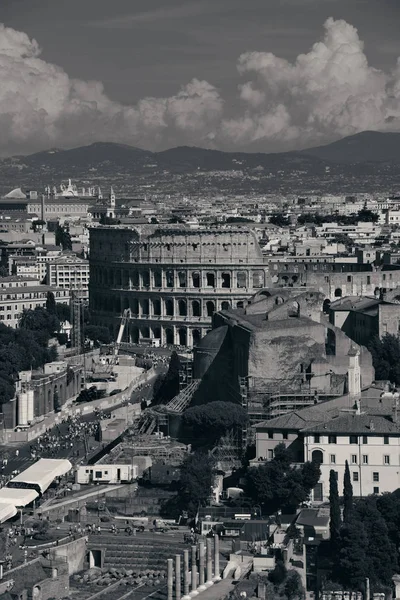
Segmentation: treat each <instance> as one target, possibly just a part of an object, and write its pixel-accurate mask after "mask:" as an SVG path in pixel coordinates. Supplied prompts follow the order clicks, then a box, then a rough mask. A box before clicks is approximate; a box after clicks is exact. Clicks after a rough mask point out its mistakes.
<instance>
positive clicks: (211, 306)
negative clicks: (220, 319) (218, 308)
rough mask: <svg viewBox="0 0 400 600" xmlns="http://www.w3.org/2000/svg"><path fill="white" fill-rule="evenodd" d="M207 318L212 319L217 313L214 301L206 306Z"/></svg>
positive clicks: (210, 301)
mask: <svg viewBox="0 0 400 600" xmlns="http://www.w3.org/2000/svg"><path fill="white" fill-rule="evenodd" d="M206 308H207V317H212V316H213V314H214V312H215V304H214V302H213V301H212V300H209V301H208V302H207V304H206Z"/></svg>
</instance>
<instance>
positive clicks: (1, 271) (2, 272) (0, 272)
mask: <svg viewBox="0 0 400 600" xmlns="http://www.w3.org/2000/svg"><path fill="white" fill-rule="evenodd" d="M8 275H9V272H8V269H7V268H6V267H0V277H8Z"/></svg>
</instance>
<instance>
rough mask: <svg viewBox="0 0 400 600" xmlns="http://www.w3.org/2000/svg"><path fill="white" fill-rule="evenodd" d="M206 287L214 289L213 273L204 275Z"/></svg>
mask: <svg viewBox="0 0 400 600" xmlns="http://www.w3.org/2000/svg"><path fill="white" fill-rule="evenodd" d="M206 280H207V287H212V288H215V273H207V274H206Z"/></svg>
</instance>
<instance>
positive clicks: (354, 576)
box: [335, 519, 368, 590]
mask: <svg viewBox="0 0 400 600" xmlns="http://www.w3.org/2000/svg"><path fill="white" fill-rule="evenodd" d="M367 552H368V539H367V535H366V533H365V529H364V525H363V524H362V523H361V521H358V520H357V519H352V520H351V521H350V522H345V524H344V526H343V527H342V529H341V531H340V554H339V561H338V570H337V572H336V573H335V579H336V580H337V581H338V582H339V583H341V584H342V585H343V586H344V587H345V589H351V590H359V589H362V588H363V586H364V583H365V578H366V577H368V561H367Z"/></svg>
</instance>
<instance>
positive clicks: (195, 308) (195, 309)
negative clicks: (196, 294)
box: [192, 300, 201, 317]
mask: <svg viewBox="0 0 400 600" xmlns="http://www.w3.org/2000/svg"><path fill="white" fill-rule="evenodd" d="M192 315H193V316H194V317H201V303H200V301H199V300H192Z"/></svg>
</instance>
